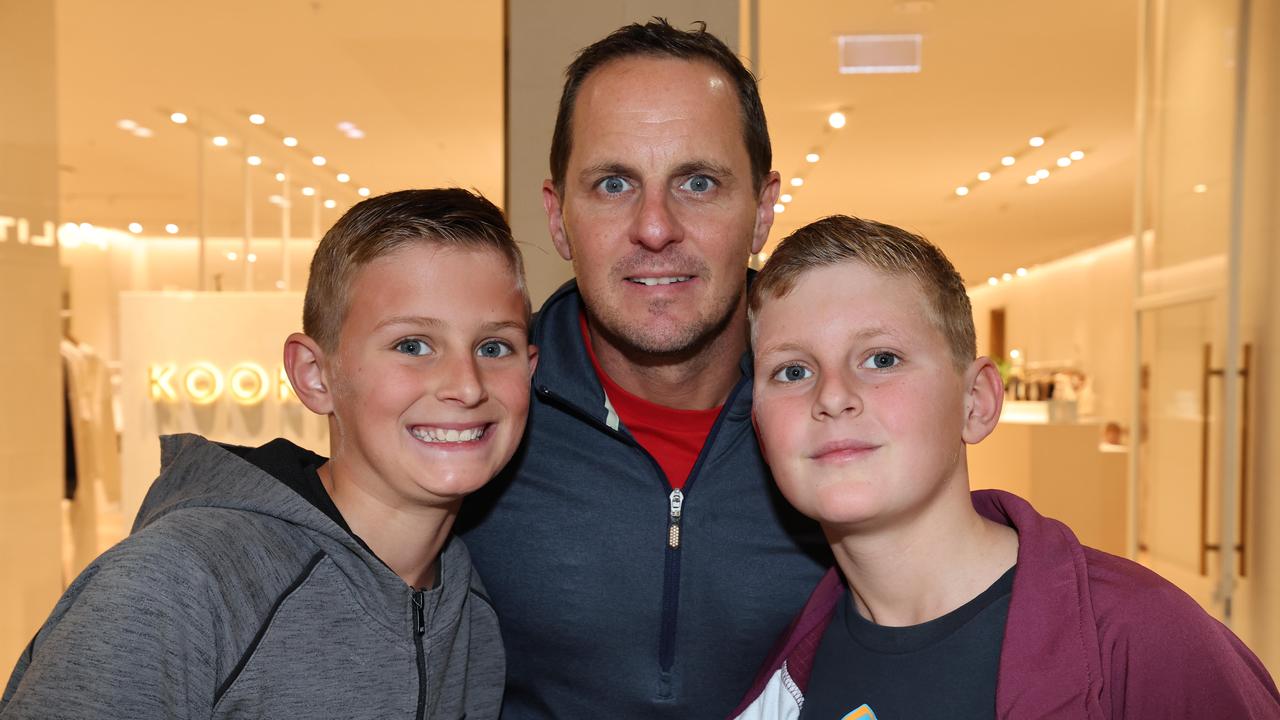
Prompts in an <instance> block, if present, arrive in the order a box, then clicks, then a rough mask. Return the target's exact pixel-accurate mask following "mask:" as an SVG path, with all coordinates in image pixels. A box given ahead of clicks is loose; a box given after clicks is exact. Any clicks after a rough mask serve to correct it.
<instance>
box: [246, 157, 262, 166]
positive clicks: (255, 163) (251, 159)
mask: <svg viewBox="0 0 1280 720" xmlns="http://www.w3.org/2000/svg"><path fill="white" fill-rule="evenodd" d="M244 161H245V162H247V163H249V164H250V165H252V166H254V167H257V166H259V165H261V164H262V158H260V157H258V156H257V155H250V156H249V157H247V158H245V159H244Z"/></svg>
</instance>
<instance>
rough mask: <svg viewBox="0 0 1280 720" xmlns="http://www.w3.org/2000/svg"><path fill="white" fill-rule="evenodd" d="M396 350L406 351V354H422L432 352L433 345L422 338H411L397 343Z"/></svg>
mask: <svg viewBox="0 0 1280 720" xmlns="http://www.w3.org/2000/svg"><path fill="white" fill-rule="evenodd" d="M396 350H397V351H398V352H402V353H404V354H405V355H417V356H422V355H429V354H430V353H431V346H430V345H428V344H426V343H425V342H423V341H421V340H418V339H415V338H409V339H407V340H401V341H400V342H398V343H396Z"/></svg>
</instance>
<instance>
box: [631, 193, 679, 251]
mask: <svg viewBox="0 0 1280 720" xmlns="http://www.w3.org/2000/svg"><path fill="white" fill-rule="evenodd" d="M631 237H632V242H634V243H636V244H637V245H640V246H643V247H644V248H645V249H647V250H650V251H652V252H658V251H660V250H662V249H663V248H664V247H666V246H667V245H670V244H671V243H674V242H680V240H682V239H683V238H684V228H683V227H682V226H681V225H680V220H679V218H677V217H676V215H675V213H673V212H672V208H671V198H670V196H669V194H668V193H667V190H666V188H665V187H663V186H662V185H661V184H658V185H657V186H651V187H646V188H645V190H644V192H643V194H642V195H641V197H640V207H639V208H638V209H637V211H636V216H635V220H634V227H633V228H632V232H631Z"/></svg>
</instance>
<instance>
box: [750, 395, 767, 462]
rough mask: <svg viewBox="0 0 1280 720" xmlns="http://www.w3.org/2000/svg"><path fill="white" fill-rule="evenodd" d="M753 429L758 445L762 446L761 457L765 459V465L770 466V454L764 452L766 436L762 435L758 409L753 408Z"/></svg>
mask: <svg viewBox="0 0 1280 720" xmlns="http://www.w3.org/2000/svg"><path fill="white" fill-rule="evenodd" d="M751 427H752V428H754V429H755V431H756V444H757V445H759V446H760V457H762V458H764V464H765V465H768V464H769V454H768V453H766V452H765V451H764V435H763V434H761V433H760V421H759V420H757V419H756V409H755V408H754V407H752V408H751Z"/></svg>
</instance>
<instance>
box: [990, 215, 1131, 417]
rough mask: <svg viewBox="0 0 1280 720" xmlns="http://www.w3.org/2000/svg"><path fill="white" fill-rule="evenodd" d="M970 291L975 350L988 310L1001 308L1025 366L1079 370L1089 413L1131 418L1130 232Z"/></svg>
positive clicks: (1009, 342) (1008, 341)
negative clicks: (1089, 394) (1089, 392)
mask: <svg viewBox="0 0 1280 720" xmlns="http://www.w3.org/2000/svg"><path fill="white" fill-rule="evenodd" d="M969 298H970V300H971V302H972V303H973V320H974V326H975V329H976V330H977V333H978V353H979V354H986V352H987V347H988V345H989V342H990V330H991V310H993V309H996V308H1004V309H1005V347H1006V348H1007V349H1013V348H1016V349H1018V350H1021V351H1022V353H1023V356H1024V357H1025V358H1026V361H1027V363H1028V364H1029V366H1030V367H1036V366H1038V365H1042V364H1048V365H1054V366H1067V367H1073V368H1075V369H1078V370H1080V371H1082V372H1084V373H1085V374H1087V375H1088V376H1089V377H1090V379H1091V383H1092V388H1093V396H1094V406H1093V411H1092V413H1091V417H1092V418H1096V419H1098V420H1101V421H1103V422H1106V421H1115V422H1120V423H1122V424H1123V425H1125V426H1126V427H1128V426H1129V425H1131V422H1130V415H1131V411H1130V407H1129V405H1130V402H1131V398H1130V392H1131V388H1132V387H1133V381H1132V378H1131V374H1132V368H1131V366H1130V363H1129V361H1128V360H1127V359H1128V358H1131V357H1133V339H1132V312H1133V310H1132V307H1133V242H1132V240H1131V239H1124V240H1117V241H1115V242H1112V243H1108V244H1106V245H1101V246H1099V247H1096V248H1092V249H1090V250H1086V251H1084V252H1080V253H1076V254H1075V255H1070V256H1068V257H1065V258H1062V259H1060V260H1054V261H1052V262H1049V263H1045V264H1043V265H1039V266H1036V267H1032V268H1028V273H1027V276H1026V277H1016V276H1015V277H1014V278H1013V279H1011V280H1009V281H1007V282H1001V283H1000V284H999V285H995V286H991V285H982V286H979V287H976V288H970V290H969ZM1081 409H1082V410H1085V408H1081Z"/></svg>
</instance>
